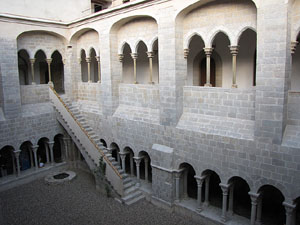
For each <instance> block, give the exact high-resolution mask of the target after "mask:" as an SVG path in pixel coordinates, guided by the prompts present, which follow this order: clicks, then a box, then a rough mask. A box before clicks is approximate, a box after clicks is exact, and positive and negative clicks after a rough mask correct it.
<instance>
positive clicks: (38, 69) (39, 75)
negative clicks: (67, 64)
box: [34, 50, 49, 84]
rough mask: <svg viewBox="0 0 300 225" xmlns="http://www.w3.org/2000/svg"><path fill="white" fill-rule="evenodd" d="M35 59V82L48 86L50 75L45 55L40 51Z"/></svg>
mask: <svg viewBox="0 0 300 225" xmlns="http://www.w3.org/2000/svg"><path fill="white" fill-rule="evenodd" d="M34 58H35V63H34V71H35V72H34V74H35V82H36V83H37V84H48V82H49V73H48V64H47V62H46V55H45V53H44V52H43V51H42V50H39V51H37V53H36V54H35V57H34Z"/></svg>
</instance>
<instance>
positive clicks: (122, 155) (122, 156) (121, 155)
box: [120, 152, 126, 173]
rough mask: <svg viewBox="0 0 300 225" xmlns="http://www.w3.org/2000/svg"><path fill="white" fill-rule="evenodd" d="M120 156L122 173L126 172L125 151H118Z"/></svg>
mask: <svg viewBox="0 0 300 225" xmlns="http://www.w3.org/2000/svg"><path fill="white" fill-rule="evenodd" d="M120 158H121V161H122V170H123V171H124V173H126V171H125V159H126V153H124V152H120Z"/></svg>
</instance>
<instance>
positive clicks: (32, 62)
mask: <svg viewBox="0 0 300 225" xmlns="http://www.w3.org/2000/svg"><path fill="white" fill-rule="evenodd" d="M34 63H35V58H33V59H30V65H31V76H32V82H31V84H35V79H34Z"/></svg>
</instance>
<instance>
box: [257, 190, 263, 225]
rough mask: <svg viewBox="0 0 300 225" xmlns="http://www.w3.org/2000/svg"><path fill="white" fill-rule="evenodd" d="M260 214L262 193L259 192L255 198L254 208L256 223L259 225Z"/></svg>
mask: <svg viewBox="0 0 300 225" xmlns="http://www.w3.org/2000/svg"><path fill="white" fill-rule="evenodd" d="M261 214H262V194H259V198H258V199H257V209H256V225H261Z"/></svg>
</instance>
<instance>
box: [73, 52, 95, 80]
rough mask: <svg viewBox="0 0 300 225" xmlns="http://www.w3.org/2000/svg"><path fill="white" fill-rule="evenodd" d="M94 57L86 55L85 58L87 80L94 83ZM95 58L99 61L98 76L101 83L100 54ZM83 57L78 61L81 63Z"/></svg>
mask: <svg viewBox="0 0 300 225" xmlns="http://www.w3.org/2000/svg"><path fill="white" fill-rule="evenodd" d="M92 59H93V58H92V57H86V58H85V62H86V63H87V76H88V79H87V82H88V83H92V82H93V81H92V78H91V64H92ZM95 59H96V61H97V77H98V81H97V83H101V61H100V56H97V55H96V56H95ZM82 60H83V59H82V57H80V58H78V63H79V64H81V62H83V61H82Z"/></svg>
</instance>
